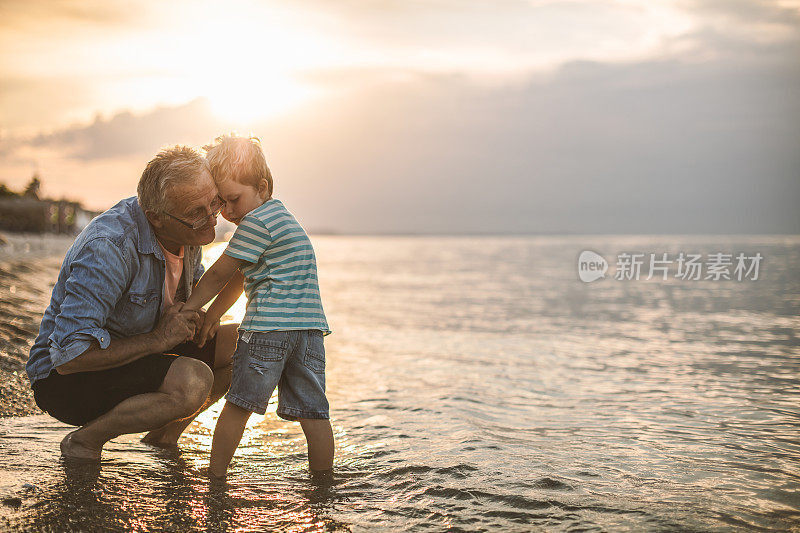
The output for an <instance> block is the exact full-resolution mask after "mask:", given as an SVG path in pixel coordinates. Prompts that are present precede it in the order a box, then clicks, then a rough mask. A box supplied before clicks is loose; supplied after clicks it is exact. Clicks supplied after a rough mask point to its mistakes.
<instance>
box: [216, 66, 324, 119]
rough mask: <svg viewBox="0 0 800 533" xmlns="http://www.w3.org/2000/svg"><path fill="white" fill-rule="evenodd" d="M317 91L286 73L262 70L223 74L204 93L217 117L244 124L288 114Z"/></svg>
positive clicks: (318, 91) (312, 96) (307, 101)
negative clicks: (231, 74)
mask: <svg viewBox="0 0 800 533" xmlns="http://www.w3.org/2000/svg"><path fill="white" fill-rule="evenodd" d="M231 78H233V79H231ZM319 94H320V89H318V88H314V87H311V86H308V85H303V84H301V83H298V82H295V81H294V80H292V79H291V77H290V76H289V75H286V74H281V73H269V72H265V73H263V74H258V75H252V74H246V75H238V76H233V77H226V78H225V79H224V80H220V81H219V82H217V83H215V84H214V85H213V86H211V87H209V88H208V89H207V90H206V91H205V95H204V96H205V97H206V98H207V99H208V101H209V104H210V106H211V111H212V112H213V113H214V114H215V115H216V116H217V117H219V118H221V119H223V120H228V121H231V122H234V123H237V124H243V125H244V124H249V123H251V122H253V121H256V120H261V119H264V118H271V117H275V116H279V115H284V114H288V113H290V112H292V111H294V110H295V109H297V108H298V107H300V106H302V105H303V104H306V103H309V102H310V101H312V100H313V99H314V98H315V97H316V96H319Z"/></svg>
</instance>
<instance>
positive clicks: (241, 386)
mask: <svg viewBox="0 0 800 533" xmlns="http://www.w3.org/2000/svg"><path fill="white" fill-rule="evenodd" d="M276 386H277V387H278V411H277V412H278V416H279V417H281V418H284V419H286V420H297V419H299V418H330V415H329V408H328V399H327V398H326V397H325V347H324V345H323V342H322V332H321V331H319V330H316V329H300V330H289V331H239V342H238V344H237V345H236V353H235V354H234V356H233V377H232V378H231V387H230V389H229V390H228V394H227V395H225V399H226V400H228V401H229V402H231V403H232V404H235V405H238V406H239V407H241V408H243V409H247V410H248V411H253V412H254V413H258V414H261V415H263V414H264V413H265V412H266V410H267V403H268V402H269V399H270V397H271V396H272V393H273V392H274V391H275V387H276Z"/></svg>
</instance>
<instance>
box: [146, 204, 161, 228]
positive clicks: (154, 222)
mask: <svg viewBox="0 0 800 533" xmlns="http://www.w3.org/2000/svg"><path fill="white" fill-rule="evenodd" d="M144 216H146V217H147V221H148V222H150V225H151V226H153V227H154V228H156V229H161V228H162V227H164V221H163V220H161V217H160V216H159V215H158V213H156V212H155V211H151V210H149V209H148V210H147V211H145V212H144Z"/></svg>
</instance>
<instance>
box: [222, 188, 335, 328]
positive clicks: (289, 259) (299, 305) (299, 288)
mask: <svg viewBox="0 0 800 533" xmlns="http://www.w3.org/2000/svg"><path fill="white" fill-rule="evenodd" d="M225 254H227V255H229V256H231V257H234V258H236V259H241V260H243V261H246V263H245V264H244V265H242V267H241V270H242V274H244V278H245V280H244V291H245V294H246V295H247V311H246V313H245V315H244V320H242V325H241V326H240V328H241V329H243V330H246V331H274V330H289V329H319V330H322V331H323V333H324V334H326V335H327V334H328V333H330V329H328V322H327V321H326V320H325V312H324V311H323V310H322V301H321V300H320V297H319V284H318V282H317V262H316V258H315V257H314V249H313V248H312V247H311V240H309V238H308V235H306V232H305V230H304V229H303V228H302V226H300V224H299V223H298V222H297V220H296V219H295V218H294V216H292V214H291V213H290V212H289V211H288V210H287V209H286V207H285V206H284V205H283V203H282V202H281V201H280V200H275V199H274V198H273V199H271V200H267V201H266V202H264V203H263V204H262V205H261V206H260V207H257V208H255V209H253V210H252V211H250V212H249V213H248V214H247V215H245V217H244V218H242V220H241V222H240V223H239V227H238V228H237V229H236V232H235V233H234V234H233V237H231V240H230V242H229V243H228V247H227V248H226V249H225Z"/></svg>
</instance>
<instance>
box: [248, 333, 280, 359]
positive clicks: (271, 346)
mask: <svg viewBox="0 0 800 533" xmlns="http://www.w3.org/2000/svg"><path fill="white" fill-rule="evenodd" d="M248 346H249V348H248V350H249V354H250V358H251V359H253V360H254V361H280V360H281V359H283V357H284V355H285V354H286V351H287V349H288V348H289V343H288V342H287V341H281V340H274V339H264V338H259V337H258V336H253V337H252V338H251V339H250V342H249V343H248Z"/></svg>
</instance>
